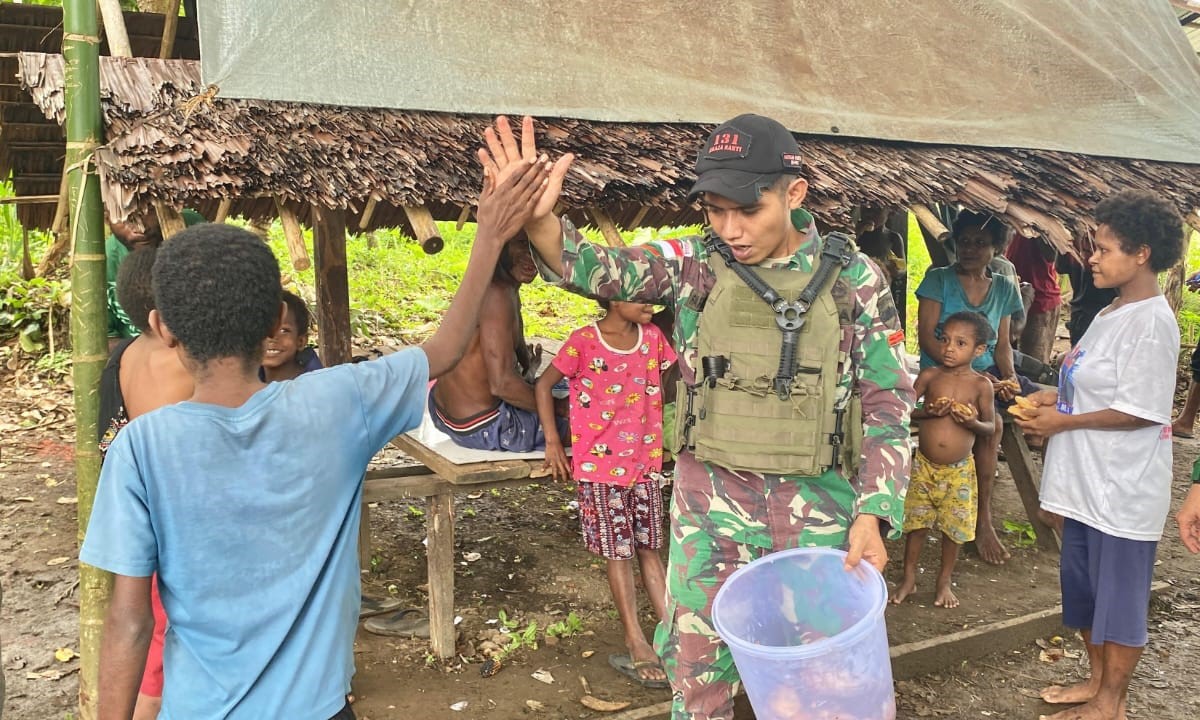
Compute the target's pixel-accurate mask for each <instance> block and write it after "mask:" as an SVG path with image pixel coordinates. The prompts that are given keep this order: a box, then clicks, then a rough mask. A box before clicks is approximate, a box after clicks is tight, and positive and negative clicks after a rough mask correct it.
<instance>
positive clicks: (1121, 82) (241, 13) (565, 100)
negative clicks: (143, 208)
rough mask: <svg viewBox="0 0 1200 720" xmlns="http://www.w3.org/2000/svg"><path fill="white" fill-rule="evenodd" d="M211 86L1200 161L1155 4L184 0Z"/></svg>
mask: <svg viewBox="0 0 1200 720" xmlns="http://www.w3.org/2000/svg"><path fill="white" fill-rule="evenodd" d="M199 24H200V49H201V61H202V75H203V79H204V82H206V83H213V84H216V85H218V86H219V87H220V93H221V95H222V96H224V97H234V98H258V99H267V100H288V101H298V102H309V103H325V104H333V105H352V106H367V107H389V108H403V109H409V110H429V111H445V112H452V113H481V114H491V113H509V114H525V113H528V114H532V115H535V116H536V115H542V116H563V117H577V118H584V119H588V120H602V121H604V120H609V121H629V122H706V123H713V122H720V121H722V120H724V119H727V118H729V117H732V116H734V115H737V114H739V113H742V112H747V111H753V112H758V113H762V114H765V115H770V116H772V117H775V118H777V119H778V120H780V121H781V122H783V123H784V124H785V125H787V126H788V127H789V128H791V129H792V130H794V131H797V132H804V133H814V134H823V135H839V134H840V135H849V136H857V137H868V138H879V139H888V140H906V141H914V142H929V143H951V144H962V145H981V146H989V147H1026V148H1041V149H1050V150H1065V151H1070V152H1078V153H1086V154H1093V155H1111V156H1117V157H1130V158H1146V159H1154V160H1165V161H1179V162H1191V163H1200V62H1198V60H1197V57H1196V53H1195V52H1194V51H1193V50H1192V48H1191V47H1190V45H1189V44H1188V42H1187V40H1186V38H1185V36H1184V33H1183V32H1182V30H1181V29H1180V27H1179V21H1178V19H1177V18H1176V16H1175V13H1174V12H1173V11H1172V9H1171V6H1170V4H1169V3H1168V2H1167V0H872V1H871V2H864V1H861V0H859V1H851V0H845V1H841V0H839V1H837V2H830V1H829V0H733V1H731V2H724V3H722V2H691V1H683V0H657V1H655V2H645V0H553V1H551V0H499V1H498V2H465V1H463V0H399V1H397V0H389V1H385V2H380V1H379V0H339V1H338V2H330V1H329V0H287V1H286V2H279V1H278V0H200V3H199Z"/></svg>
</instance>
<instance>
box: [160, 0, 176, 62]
mask: <svg viewBox="0 0 1200 720" xmlns="http://www.w3.org/2000/svg"><path fill="white" fill-rule="evenodd" d="M178 29H179V0H170V1H169V2H168V3H167V7H166V11H165V14H164V17H163V34H162V43H161V44H160V45H159V47H158V57H159V59H160V60H166V59H167V58H169V57H171V55H173V54H174V53H175V32H176V31H177V30H178Z"/></svg>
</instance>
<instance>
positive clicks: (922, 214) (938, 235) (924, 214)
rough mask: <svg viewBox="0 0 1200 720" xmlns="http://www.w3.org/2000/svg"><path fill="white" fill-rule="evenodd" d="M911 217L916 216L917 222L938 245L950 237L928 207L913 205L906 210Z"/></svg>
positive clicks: (948, 232)
mask: <svg viewBox="0 0 1200 720" xmlns="http://www.w3.org/2000/svg"><path fill="white" fill-rule="evenodd" d="M908 209H909V210H911V211H912V214H913V215H916V216H917V222H918V223H920V225H921V227H922V228H924V229H925V232H927V233H929V234H930V235H931V236H932V237H933V239H934V240H937V241H938V242H939V243H941V242H945V241H946V239H947V238H949V237H950V231H949V230H948V229H947V228H946V226H945V225H943V224H942V221H941V219H940V218H938V216H937V215H936V214H935V213H934V212H933V211H932V210H930V209H929V208H928V207H926V206H924V205H921V204H914V205H912V206H910V207H909V208H908Z"/></svg>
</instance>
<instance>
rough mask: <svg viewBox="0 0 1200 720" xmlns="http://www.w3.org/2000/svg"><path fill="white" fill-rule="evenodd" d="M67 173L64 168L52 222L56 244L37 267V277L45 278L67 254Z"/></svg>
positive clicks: (47, 251)
mask: <svg viewBox="0 0 1200 720" xmlns="http://www.w3.org/2000/svg"><path fill="white" fill-rule="evenodd" d="M67 188H68V185H67V171H66V169H65V168H64V169H63V174H62V180H60V181H59V185H58V204H57V205H55V206H54V219H53V220H52V221H51V222H50V232H51V233H53V234H54V242H53V244H51V245H50V247H49V248H47V249H46V254H45V255H43V256H42V259H41V261H40V262H38V266H37V276H38V277H45V276H46V275H47V274H48V273H49V272H50V271H51V270H53V269H54V266H55V265H57V264H58V261H59V260H61V259H62V256H63V255H65V254H66V252H67V248H68V245H69V241H70V239H71V236H70V234H69V233H67V231H66V227H65V225H66V222H67Z"/></svg>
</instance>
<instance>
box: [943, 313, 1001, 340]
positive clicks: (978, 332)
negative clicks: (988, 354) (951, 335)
mask: <svg viewBox="0 0 1200 720" xmlns="http://www.w3.org/2000/svg"><path fill="white" fill-rule="evenodd" d="M950 323H962V324H964V325H970V326H971V329H972V330H974V331H975V344H976V345H987V344H988V343H990V342H991V341H992V340H994V339H995V338H996V331H995V330H993V329H992V324H991V323H989V322H988V319H987V318H986V317H985V316H984V315H983V314H982V313H977V312H973V311H971V310H959V311H958V312H956V313H954V314H952V315H950V316H949V317H947V318H946V319H945V320H943V321H942V328H945V327H946V326H947V325H949V324H950Z"/></svg>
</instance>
